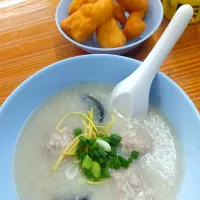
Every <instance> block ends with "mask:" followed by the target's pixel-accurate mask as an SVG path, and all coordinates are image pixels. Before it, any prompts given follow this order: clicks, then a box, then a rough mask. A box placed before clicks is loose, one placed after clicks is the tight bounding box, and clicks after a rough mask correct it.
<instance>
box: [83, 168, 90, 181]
mask: <svg viewBox="0 0 200 200" xmlns="http://www.w3.org/2000/svg"><path fill="white" fill-rule="evenodd" d="M83 173H84V175H85V176H86V177H87V178H89V179H91V178H92V173H91V171H90V170H86V169H85V170H83Z"/></svg>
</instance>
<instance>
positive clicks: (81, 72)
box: [0, 55, 200, 200]
mask: <svg viewBox="0 0 200 200" xmlns="http://www.w3.org/2000/svg"><path fill="white" fill-rule="evenodd" d="M140 64H141V62H139V61H137V60H133V59H130V58H126V57H121V56H114V55H87V56H80V57H74V58H70V59H66V60H63V61H60V62H57V63H55V64H52V65H51V66H49V67H46V68H44V69H43V70H41V71H39V72H37V73H36V74H34V75H33V76H32V77H30V78H29V79H27V80H26V81H25V82H24V83H22V84H21V85H20V86H19V87H18V88H17V89H16V90H15V91H14V92H13V93H12V94H11V95H10V96H9V97H8V99H7V100H6V101H5V102H4V104H3V105H2V107H1V109H0V162H1V164H0V199H1V200H16V199H17V195H16V191H15V187H14V182H13V171H12V167H13V155H14V149H15V144H16V140H17V137H18V135H19V133H20V130H21V128H22V126H23V125H24V123H25V122H26V120H27V118H28V117H29V115H30V114H31V113H32V112H33V111H34V110H35V108H36V107H38V106H39V105H40V104H41V103H43V102H44V101H45V100H46V99H48V98H49V97H51V96H52V95H53V94H55V93H57V92H59V91H61V90H63V89H64V88H66V87H69V86H70V85H74V84H77V83H80V82H100V83H112V84H116V83H118V82H119V81H121V80H123V79H124V78H125V77H127V76H129V75H130V74H131V73H132V72H133V71H134V70H135V69H136V68H137V67H138V66H139V65H140ZM150 101H151V103H152V104H154V105H155V106H156V107H157V108H159V109H160V111H161V112H163V113H164V115H165V116H166V117H167V118H168V120H169V122H170V123H171V124H172V126H173V127H174V129H175V132H176V136H177V138H178V141H179V143H180V146H181V150H182V154H183V167H184V173H183V178H182V181H181V183H180V188H179V197H178V198H177V199H176V200H199V180H200V170H199V169H200V153H199V152H200V117H199V113H198V111H197V109H196V108H195V106H194V104H193V103H192V101H191V100H190V99H189V98H188V96H187V95H186V94H185V93H184V92H183V90H182V89H181V88H180V87H179V86H178V85H176V83H174V82H173V81H172V80H171V79H169V78H168V77H167V76H165V75H164V74H163V73H161V72H159V73H158V74H157V76H156V77H155V80H154V81H153V84H152V87H151V92H150ZM27 178H28V177H27Z"/></svg>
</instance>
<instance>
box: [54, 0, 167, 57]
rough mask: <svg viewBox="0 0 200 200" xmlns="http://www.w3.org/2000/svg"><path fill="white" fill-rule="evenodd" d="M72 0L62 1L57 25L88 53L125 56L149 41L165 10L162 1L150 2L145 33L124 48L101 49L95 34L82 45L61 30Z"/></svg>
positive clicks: (57, 15)
mask: <svg viewBox="0 0 200 200" xmlns="http://www.w3.org/2000/svg"><path fill="white" fill-rule="evenodd" d="M70 2H71V0H61V1H60V3H59V5H58V7H57V10H56V15H55V18H56V25H57V27H58V30H59V31H60V32H61V34H62V35H63V36H64V37H65V38H66V39H67V40H69V41H70V42H72V43H73V44H75V45H76V46H78V47H79V48H80V49H82V50H84V51H86V52H88V53H104V54H105V53H106V54H118V55H120V54H125V53H127V52H129V51H131V50H132V49H134V48H136V47H137V46H138V45H140V44H141V43H142V42H144V41H145V40H146V39H148V38H149V37H150V36H151V35H152V34H153V33H154V32H155V31H156V30H157V29H158V27H159V26H160V24H161V22H162V19H163V8H162V4H161V1H160V0H148V2H149V9H148V12H147V14H146V16H145V19H144V21H145V23H146V25H147V28H146V30H145V31H144V33H143V34H142V35H141V36H140V37H139V38H137V39H134V40H130V41H128V42H127V44H126V45H125V46H123V47H119V48H101V47H100V46H99V44H98V42H97V40H96V36H95V34H94V35H93V36H92V37H90V38H89V39H88V40H87V41H86V42H85V43H84V44H80V43H78V42H76V41H74V40H73V39H71V38H70V37H68V36H67V34H66V33H64V31H63V30H62V29H61V28H60V22H61V21H62V20H63V19H65V18H66V17H67V16H68V13H67V11H68V7H69V4H70Z"/></svg>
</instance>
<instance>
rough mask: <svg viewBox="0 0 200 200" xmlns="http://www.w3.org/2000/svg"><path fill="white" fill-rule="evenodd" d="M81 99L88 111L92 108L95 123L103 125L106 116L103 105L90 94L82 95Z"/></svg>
mask: <svg viewBox="0 0 200 200" xmlns="http://www.w3.org/2000/svg"><path fill="white" fill-rule="evenodd" d="M82 99H83V100H84V102H85V103H86V104H87V106H88V109H90V108H91V107H93V109H94V117H95V121H96V122H98V123H103V122H104V119H105V116H106V111H105V108H104V105H103V103H102V102H101V101H100V100H99V99H98V98H97V97H95V96H94V95H92V94H84V95H82Z"/></svg>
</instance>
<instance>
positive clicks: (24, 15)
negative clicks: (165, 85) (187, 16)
mask: <svg viewBox="0 0 200 200" xmlns="http://www.w3.org/2000/svg"><path fill="white" fill-rule="evenodd" d="M58 2H59V0H0V104H2V103H3V101H4V100H5V99H6V98H7V97H8V95H9V94H10V93H11V92H12V91H13V90H14V89H15V88H16V87H17V86H18V85H19V84H20V83H21V82H23V81H24V80H25V79H26V78H28V77H29V76H30V75H32V74H33V73H35V72H36V71H38V70H40V69H42V68H44V67H46V66H47V65H49V64H51V63H54V62H56V61H58V60H62V59H64V58H69V57H73V56H77V55H82V54H85V52H83V51H82V50H80V49H78V48H77V47H75V46H74V45H73V44H71V43H69V42H68V41H67V40H66V39H65V38H63V36H62V35H61V34H60V33H59V31H58V30H57V28H56V25H55V20H54V15H55V9H56V6H57V4H58ZM167 24H168V20H166V19H164V20H163V23H162V25H161V26H160V28H159V29H158V30H157V32H156V33H155V34H154V35H153V36H152V37H151V38H150V39H148V41H146V42H145V43H144V44H143V45H142V46H140V47H139V48H137V49H136V50H134V51H133V52H130V53H128V54H127V55H126V56H129V57H132V58H136V59H139V60H144V58H145V57H146V56H147V55H148V53H149V52H150V50H151V49H152V47H153V46H154V45H155V43H156V41H157V40H158V39H159V37H160V35H161V34H162V32H163V31H164V29H165V27H166V26H167ZM161 71H163V72H164V73H165V74H167V75H168V76H169V77H170V78H172V79H173V80H174V81H175V82H176V83H178V84H179V85H180V86H181V87H182V88H183V89H184V90H185V92H186V93H187V94H188V95H189V96H190V98H191V99H192V100H193V102H194V103H195V105H196V106H197V108H198V109H199V111H200V23H198V24H192V25H189V26H188V27H187V30H186V31H185V32H184V34H183V36H182V37H181V39H180V40H179V41H178V43H177V44H176V46H175V47H174V49H173V51H172V52H171V53H170V55H169V56H168V58H167V60H166V61H165V62H164V64H163V66H162V68H161Z"/></svg>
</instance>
